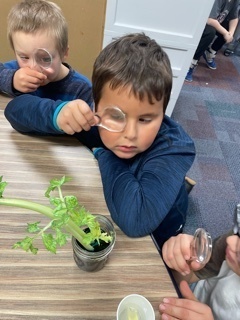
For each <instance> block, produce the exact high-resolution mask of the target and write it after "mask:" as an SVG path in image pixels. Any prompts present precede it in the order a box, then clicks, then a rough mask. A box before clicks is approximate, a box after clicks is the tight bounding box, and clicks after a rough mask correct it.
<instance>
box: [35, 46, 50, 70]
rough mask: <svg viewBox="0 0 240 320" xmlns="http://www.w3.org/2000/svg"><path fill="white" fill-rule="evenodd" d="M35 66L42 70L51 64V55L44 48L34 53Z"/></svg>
mask: <svg viewBox="0 0 240 320" xmlns="http://www.w3.org/2000/svg"><path fill="white" fill-rule="evenodd" d="M34 60H35V62H36V64H37V65H38V66H39V67H40V68H43V69H48V68H50V67H51V64H52V55H51V54H50V53H49V52H48V51H47V49H44V48H38V49H36V50H35V52H34Z"/></svg>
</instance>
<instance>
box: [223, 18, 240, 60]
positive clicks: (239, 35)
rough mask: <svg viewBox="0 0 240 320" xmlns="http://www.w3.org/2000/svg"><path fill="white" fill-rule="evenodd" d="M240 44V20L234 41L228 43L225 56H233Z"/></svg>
mask: <svg viewBox="0 0 240 320" xmlns="http://www.w3.org/2000/svg"><path fill="white" fill-rule="evenodd" d="M239 44H240V20H239V21H238V25H237V28H236V30H235V32H234V36H233V41H232V42H230V43H228V45H227V46H226V49H225V50H224V55H225V56H229V55H230V54H233V53H234V52H235V51H236V49H237V47H238V46H239Z"/></svg>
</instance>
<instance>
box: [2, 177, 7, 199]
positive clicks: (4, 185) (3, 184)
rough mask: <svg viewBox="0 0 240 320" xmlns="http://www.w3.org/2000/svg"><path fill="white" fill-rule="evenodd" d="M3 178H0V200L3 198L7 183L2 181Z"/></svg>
mask: <svg viewBox="0 0 240 320" xmlns="http://www.w3.org/2000/svg"><path fill="white" fill-rule="evenodd" d="M2 178H3V176H1V177H0V198H1V197H2V196H3V192H4V190H5V188H6V185H7V182H5V181H2Z"/></svg>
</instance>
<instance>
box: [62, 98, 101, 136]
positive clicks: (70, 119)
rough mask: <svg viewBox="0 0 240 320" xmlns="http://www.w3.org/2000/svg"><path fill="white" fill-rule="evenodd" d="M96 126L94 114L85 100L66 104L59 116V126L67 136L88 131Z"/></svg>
mask: <svg viewBox="0 0 240 320" xmlns="http://www.w3.org/2000/svg"><path fill="white" fill-rule="evenodd" d="M95 124H96V119H95V118H94V113H93V112H92V110H91V108H90V107H89V105H88V104H87V103H86V102H85V101H83V100H80V99H78V100H73V101H70V102H68V103H67V104H65V106H64V107H63V108H62V109H61V111H60V112H59V114H58V116H57V125H58V126H59V128H60V129H61V130H63V131H64V132H66V133H67V134H74V133H75V132H81V131H82V130H85V131H88V130H90V129H91V127H92V126H94V125H95Z"/></svg>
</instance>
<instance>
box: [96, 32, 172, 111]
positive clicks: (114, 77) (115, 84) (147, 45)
mask: <svg viewBox="0 0 240 320" xmlns="http://www.w3.org/2000/svg"><path fill="white" fill-rule="evenodd" d="M107 82H109V83H110V88H112V89H116V88H119V87H126V86H131V90H132V92H133V94H134V95H135V96H137V97H138V98H139V99H140V100H143V99H144V97H145V96H147V97H148V100H149V102H150V103H153V99H155V100H157V101H160V100H161V99H163V107H164V110H163V111H164V112H165V111H166V108H167V105H168V102H169V99H170V94H171V89H172V70H171V65H170V61H169V58H168V56H167V54H166V53H165V51H164V50H163V49H162V48H161V46H160V45H159V44H157V42H156V41H155V40H153V39H150V38H149V37H148V36H146V35H145V34H144V33H136V34H128V35H125V36H122V37H120V38H118V39H115V40H114V41H113V42H111V43H110V44H109V45H107V46H106V47H105V48H104V49H103V50H102V52H100V54H99V56H98V57H97V59H96V61H95V63H94V67H93V75H92V83H93V97H94V101H95V105H96V107H97V105H98V103H99V101H100V99H101V95H102V90H103V87H104V85H105V84H106V83H107Z"/></svg>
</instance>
